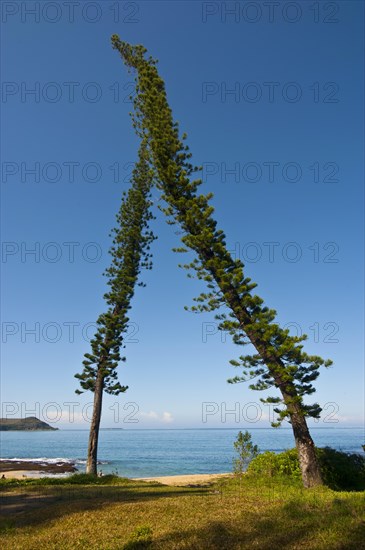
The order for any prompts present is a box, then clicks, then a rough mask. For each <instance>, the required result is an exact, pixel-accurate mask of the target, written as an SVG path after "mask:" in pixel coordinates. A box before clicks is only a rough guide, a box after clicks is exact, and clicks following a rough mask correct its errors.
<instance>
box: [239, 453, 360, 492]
mask: <svg viewBox="0 0 365 550" xmlns="http://www.w3.org/2000/svg"><path fill="white" fill-rule="evenodd" d="M316 453H317V457H318V460H319V463H320V466H321V472H322V476H323V482H324V484H325V485H327V486H328V487H330V488H331V489H333V490H335V491H363V490H365V457H363V456H361V455H358V454H349V453H344V452H341V451H336V450H335V449H331V448H330V447H324V448H323V449H318V448H317V449H316ZM247 472H248V474H250V475H257V476H263V477H277V476H285V477H290V478H292V479H300V478H301V473H300V468H299V460H298V453H297V450H296V449H290V450H288V451H285V452H283V453H278V454H276V453H273V452H270V451H266V452H264V453H262V454H260V455H258V456H257V457H256V458H254V459H253V460H252V462H251V463H250V464H249V466H248V469H247Z"/></svg>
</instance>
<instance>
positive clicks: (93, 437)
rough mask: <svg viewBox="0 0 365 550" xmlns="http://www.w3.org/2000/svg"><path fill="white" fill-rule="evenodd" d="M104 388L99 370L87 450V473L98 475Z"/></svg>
mask: <svg viewBox="0 0 365 550" xmlns="http://www.w3.org/2000/svg"><path fill="white" fill-rule="evenodd" d="M103 390H104V378H103V376H102V375H101V373H100V370H99V371H98V374H97V377H96V382H95V391H94V406H93V416H92V419H91V424H90V434H89V446H88V450H87V463H86V473H87V474H92V475H94V476H96V475H97V461H98V457H97V454H98V439H99V427H100V419H101V409H102V403H103Z"/></svg>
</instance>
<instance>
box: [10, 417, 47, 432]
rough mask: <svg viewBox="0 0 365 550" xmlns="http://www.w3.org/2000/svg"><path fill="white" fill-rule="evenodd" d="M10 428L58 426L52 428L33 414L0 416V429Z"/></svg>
mask: <svg viewBox="0 0 365 550" xmlns="http://www.w3.org/2000/svg"><path fill="white" fill-rule="evenodd" d="M10 430H27V431H29V430H30V431H36V430H58V428H52V426H50V425H49V424H47V423H46V422H42V420H39V419H38V418H36V417H35V416H29V417H28V418H0V431H3V432H4V431H10Z"/></svg>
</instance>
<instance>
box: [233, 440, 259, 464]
mask: <svg viewBox="0 0 365 550" xmlns="http://www.w3.org/2000/svg"><path fill="white" fill-rule="evenodd" d="M233 446H234V450H235V451H236V455H237V457H236V458H235V459H234V461H233V470H234V473H235V474H243V472H244V471H245V470H246V468H247V465H248V464H249V463H250V461H251V460H253V459H254V458H255V457H256V456H257V455H258V454H259V448H258V446H257V445H254V444H253V443H252V436H251V434H250V432H248V431H247V430H246V431H245V432H244V433H242V432H241V431H239V432H238V434H237V438H236V441H235V442H234V443H233Z"/></svg>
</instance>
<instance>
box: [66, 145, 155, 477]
mask: <svg viewBox="0 0 365 550" xmlns="http://www.w3.org/2000/svg"><path fill="white" fill-rule="evenodd" d="M152 182H153V171H152V169H151V167H150V165H149V162H148V155H147V150H146V142H145V140H142V143H141V147H140V151H139V159H138V162H137V163H136V165H135V168H134V170H133V173H132V185H131V188H130V189H129V191H128V193H127V194H124V196H123V200H122V204H121V207H120V210H119V213H118V214H117V223H118V225H117V227H116V228H114V229H113V230H112V236H113V245H112V247H111V249H110V253H111V256H112V263H111V266H110V267H109V268H108V269H107V270H106V272H105V275H106V276H107V277H108V285H109V286H110V290H109V291H108V292H107V293H106V294H105V295H104V298H105V300H106V303H107V304H108V310H107V312H106V313H103V314H102V315H100V316H99V318H98V320H97V325H98V329H97V331H96V334H95V336H94V338H93V339H92V340H91V353H85V360H84V361H83V365H84V368H83V371H82V373H81V374H76V375H75V377H76V378H78V379H79V381H80V386H81V388H82V390H90V391H92V392H93V393H94V407H93V415H92V420H91V425H90V435H89V445H88V455H87V466H86V472H87V473H89V474H93V475H96V474H97V450H98V437H99V426H100V419H101V410H102V398H103V392H104V391H105V392H107V393H109V394H112V395H119V394H120V393H122V392H125V391H126V390H127V389H128V386H122V385H121V384H120V383H119V382H118V381H117V372H116V369H117V367H118V363H119V362H120V361H124V360H125V358H124V357H121V355H120V350H121V348H122V347H124V345H123V338H124V335H125V333H126V331H127V326H128V321H129V318H128V316H127V313H128V310H129V309H130V307H131V306H130V303H131V299H132V297H133V295H134V290H135V286H136V284H137V281H138V276H139V273H140V270H141V268H142V267H143V268H145V269H151V267H152V262H151V254H150V253H149V250H150V244H151V242H152V241H153V240H154V238H155V237H154V235H153V233H152V231H150V230H149V229H148V226H149V221H150V219H151V218H152V217H153V216H152V213H151V211H150V206H151V204H152V203H151V200H150V191H151V186H152ZM138 285H139V286H145V285H144V283H138ZM76 393H79V394H80V393H83V392H82V391H80V390H76Z"/></svg>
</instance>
